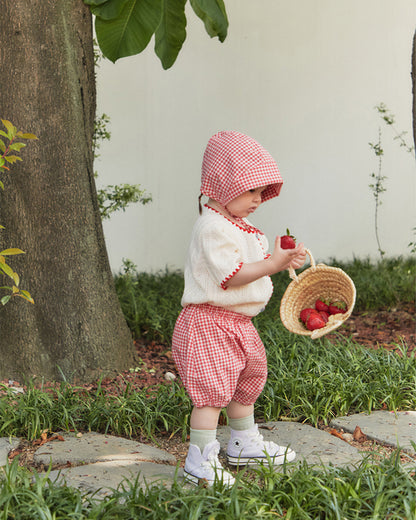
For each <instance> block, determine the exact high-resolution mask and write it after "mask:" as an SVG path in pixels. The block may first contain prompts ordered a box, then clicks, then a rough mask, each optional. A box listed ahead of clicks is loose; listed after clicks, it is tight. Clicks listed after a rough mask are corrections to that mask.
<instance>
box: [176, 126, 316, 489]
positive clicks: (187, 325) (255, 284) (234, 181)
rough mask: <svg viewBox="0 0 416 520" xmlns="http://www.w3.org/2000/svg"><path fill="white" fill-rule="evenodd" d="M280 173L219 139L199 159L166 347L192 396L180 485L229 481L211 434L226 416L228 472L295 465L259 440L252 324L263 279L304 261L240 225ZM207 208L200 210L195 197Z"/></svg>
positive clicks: (267, 284)
mask: <svg viewBox="0 0 416 520" xmlns="http://www.w3.org/2000/svg"><path fill="white" fill-rule="evenodd" d="M282 183H283V180H282V177H281V176H280V173H279V169H278V167H277V164H276V163H275V161H274V160H273V158H272V157H271V155H270V154H269V153H268V152H267V151H266V150H265V149H264V148H263V147H262V146H261V145H260V144H259V143H257V142H256V141H255V140H254V139H252V138H251V137H248V136H246V135H243V134H240V133H238V132H219V133H217V134H215V135H214V136H213V137H212V138H211V139H210V140H209V142H208V145H207V148H206V150H205V153H204V158H203V164H202V178H201V195H200V197H199V212H200V216H199V218H198V220H197V221H196V223H195V225H194V228H193V231H192V236H191V243H190V247H189V252H188V258H187V261H186V265H185V289H184V294H183V297H182V302H181V303H182V306H183V309H182V311H181V313H180V315H179V317H178V320H177V322H176V325H175V330H174V333H173V338H172V353H173V358H174V360H175V363H176V366H177V368H178V371H179V374H180V377H181V380H182V382H183V384H184V386H185V388H186V390H187V392H188V394H189V395H190V397H191V399H192V403H193V410H192V413H191V420H190V427H191V431H190V446H189V451H188V455H187V457H186V461H185V478H186V479H187V480H189V481H191V482H193V483H198V480H199V479H205V480H206V481H208V483H209V484H212V483H213V482H214V480H215V479H216V478H218V479H220V480H222V482H223V483H224V484H226V485H232V484H233V483H234V477H233V476H232V475H231V473H230V472H228V471H226V470H225V469H224V468H223V467H222V465H221V463H220V461H219V460H218V453H219V442H218V441H217V439H216V428H217V424H218V418H219V414H220V411H221V409H222V408H226V410H227V416H228V421H229V426H230V429H231V437H230V441H229V443H228V446H227V460H228V463H229V464H230V465H237V464H250V463H252V464H253V463H257V462H259V461H263V460H271V461H272V462H273V464H275V465H277V464H282V463H283V462H284V461H285V460H286V461H291V460H293V459H294V458H295V452H294V451H293V450H291V449H290V448H287V447H283V446H278V445H277V444H275V443H273V442H267V441H264V440H263V437H262V435H261V434H260V433H259V431H258V429H257V425H256V424H255V422H254V403H255V402H256V400H257V398H258V396H259V395H260V393H261V391H262V389H263V386H264V384H265V382H266V378H267V360H266V353H265V349H264V346H263V343H262V342H261V340H260V337H259V335H258V333H257V330H256V329H255V327H254V325H253V324H252V322H251V319H252V317H253V316H256V315H257V314H258V313H259V312H261V311H262V310H263V309H264V307H265V305H266V304H267V302H268V301H269V299H270V297H271V295H272V292H273V284H272V281H271V279H270V275H272V274H274V273H276V272H278V271H282V270H285V269H287V268H288V267H289V266H292V267H293V268H295V269H298V268H299V267H301V266H302V265H303V264H304V262H305V256H306V255H305V250H304V247H303V244H298V245H297V246H296V248H295V249H285V250H283V249H281V247H280V237H276V239H275V243H274V248H273V251H272V253H271V254H267V249H268V242H267V239H266V237H265V236H264V234H263V233H262V232H261V231H260V230H258V229H257V228H255V227H254V226H253V225H252V224H251V223H250V222H249V221H248V220H247V218H246V217H248V216H249V215H250V214H251V213H254V211H255V210H256V209H257V208H258V207H259V205H260V204H261V203H262V202H264V201H266V200H269V199H271V198H273V197H277V196H278V195H279V192H280V189H281V187H282ZM203 195H205V196H207V197H208V202H207V203H206V204H205V205H204V207H203V208H202V207H201V197H202V196H203Z"/></svg>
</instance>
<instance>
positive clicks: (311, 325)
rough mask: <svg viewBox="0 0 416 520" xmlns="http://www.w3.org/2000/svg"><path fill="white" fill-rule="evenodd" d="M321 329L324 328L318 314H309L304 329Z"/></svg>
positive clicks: (323, 323)
mask: <svg viewBox="0 0 416 520" xmlns="http://www.w3.org/2000/svg"><path fill="white" fill-rule="evenodd" d="M322 327H325V322H324V320H323V319H322V318H321V316H319V314H318V313H316V314H311V315H310V316H309V318H308V321H307V322H306V328H307V329H308V330H315V329H322Z"/></svg>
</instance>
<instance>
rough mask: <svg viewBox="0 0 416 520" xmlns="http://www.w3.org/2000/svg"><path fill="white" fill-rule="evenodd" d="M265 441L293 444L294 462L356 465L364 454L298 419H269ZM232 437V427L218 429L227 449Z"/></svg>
mask: <svg viewBox="0 0 416 520" xmlns="http://www.w3.org/2000/svg"><path fill="white" fill-rule="evenodd" d="M259 431H260V433H261V434H262V435H263V437H264V439H265V440H268V441H274V442H276V443H277V444H279V445H281V446H289V447H291V448H292V449H293V450H295V452H296V459H295V461H294V463H296V462H299V461H303V460H306V461H307V462H308V463H309V464H318V465H319V464H332V465H334V466H339V465H341V464H355V463H359V462H361V460H362V454H361V452H360V451H359V450H357V448H354V447H353V446H351V445H350V444H348V443H347V442H345V441H343V440H342V439H339V438H338V437H335V436H334V435H331V434H329V433H327V432H325V431H323V430H319V429H318V428H314V427H313V426H309V425H307V424H301V423H297V422H283V421H278V422H268V423H262V424H259ZM229 437H230V434H229V428H228V427H227V426H224V427H222V428H220V429H218V440H219V441H220V444H221V447H222V449H223V450H225V449H226V446H227V442H228V439H229Z"/></svg>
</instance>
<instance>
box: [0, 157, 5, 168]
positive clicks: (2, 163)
mask: <svg viewBox="0 0 416 520" xmlns="http://www.w3.org/2000/svg"><path fill="white" fill-rule="evenodd" d="M5 162H6V161H5V160H4V157H0V168H1V167H2V166H3V165H4V163H5Z"/></svg>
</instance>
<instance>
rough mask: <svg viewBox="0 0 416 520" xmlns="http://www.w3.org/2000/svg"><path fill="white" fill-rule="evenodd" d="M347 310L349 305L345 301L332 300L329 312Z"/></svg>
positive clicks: (342, 312)
mask: <svg viewBox="0 0 416 520" xmlns="http://www.w3.org/2000/svg"><path fill="white" fill-rule="evenodd" d="M346 312H347V305H346V303H345V302H343V301H337V302H332V303H331V304H330V305H329V314H340V313H341V314H344V313H346Z"/></svg>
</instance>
